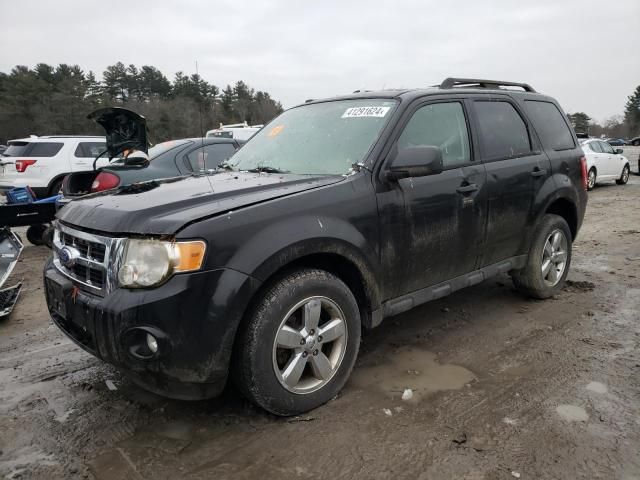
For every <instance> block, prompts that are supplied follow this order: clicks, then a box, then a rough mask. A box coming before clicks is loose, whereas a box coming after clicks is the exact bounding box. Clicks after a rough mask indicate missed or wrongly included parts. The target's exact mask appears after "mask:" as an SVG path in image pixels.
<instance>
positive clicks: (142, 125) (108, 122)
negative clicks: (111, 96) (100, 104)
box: [87, 107, 148, 159]
mask: <svg viewBox="0 0 640 480" xmlns="http://www.w3.org/2000/svg"><path fill="white" fill-rule="evenodd" d="M87 118H88V119H89V120H93V121H94V122H96V123H98V124H100V125H101V126H102V127H103V128H104V129H105V132H106V137H107V152H108V154H109V158H110V159H111V158H117V157H120V156H123V155H124V156H127V154H128V152H131V151H141V152H144V153H145V154H146V153H148V142H147V120H146V119H145V118H144V117H143V116H142V115H138V114H137V113H135V112H132V111H131V110H127V109H126V108H119V107H108V108H101V109H99V110H96V111H94V112H91V113H90V114H89V115H87Z"/></svg>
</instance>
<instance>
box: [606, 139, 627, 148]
mask: <svg viewBox="0 0 640 480" xmlns="http://www.w3.org/2000/svg"><path fill="white" fill-rule="evenodd" d="M605 142H607V143H608V144H609V145H611V146H612V147H624V146H625V145H629V142H627V141H626V140H625V139H624V138H607V139H606V140H605Z"/></svg>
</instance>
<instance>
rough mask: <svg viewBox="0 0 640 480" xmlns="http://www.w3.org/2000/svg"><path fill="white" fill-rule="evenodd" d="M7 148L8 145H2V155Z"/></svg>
mask: <svg viewBox="0 0 640 480" xmlns="http://www.w3.org/2000/svg"><path fill="white" fill-rule="evenodd" d="M6 149H7V146H6V145H0V155H2V154H3V153H4V151H5V150H6Z"/></svg>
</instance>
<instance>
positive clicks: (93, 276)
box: [53, 224, 121, 295]
mask: <svg viewBox="0 0 640 480" xmlns="http://www.w3.org/2000/svg"><path fill="white" fill-rule="evenodd" d="M120 241H121V239H118V238H112V237H104V236H101V235H95V234H91V233H87V232H83V231H81V230H76V229H73V228H70V227H67V226H65V225H61V224H58V226H57V227H56V232H55V235H54V241H53V244H54V264H55V266H56V268H58V270H60V271H61V272H62V273H63V274H65V275H66V276H67V277H69V278H71V279H72V280H75V281H76V282H77V283H78V284H79V287H80V288H82V289H84V290H87V291H89V292H91V293H96V294H98V295H104V294H105V293H107V292H108V291H109V290H110V288H109V287H110V281H109V272H110V269H112V268H113V261H114V259H113V258H110V256H112V252H115V251H116V250H117V248H114V247H115V246H116V245H118V242H120ZM65 247H69V249H71V250H73V251H74V252H76V253H75V255H76V256H74V260H73V261H72V262H68V261H67V262H66V264H65V263H63V262H62V261H61V259H60V255H59V252H60V251H61V250H62V249H63V248H65ZM69 249H66V251H67V252H68V251H69ZM63 253H64V252H63Z"/></svg>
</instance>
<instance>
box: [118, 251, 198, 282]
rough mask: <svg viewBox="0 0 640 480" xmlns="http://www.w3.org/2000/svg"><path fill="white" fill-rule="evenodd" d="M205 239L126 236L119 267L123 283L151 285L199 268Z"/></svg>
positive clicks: (119, 276)
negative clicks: (173, 240)
mask: <svg viewBox="0 0 640 480" xmlns="http://www.w3.org/2000/svg"><path fill="white" fill-rule="evenodd" d="M205 248H206V247H205V243H204V242H202V241H191V242H165V241H160V240H136V239H129V240H127V245H126V247H125V253H124V259H123V261H122V264H121V267H120V269H119V270H118V280H119V281H120V285H122V286H123V287H151V286H154V285H158V284H159V283H161V282H163V281H164V280H166V279H167V278H168V277H170V276H171V275H173V274H174V273H178V272H192V271H194V270H199V269H200V267H201V266H202V261H203V260H204V252H205Z"/></svg>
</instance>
